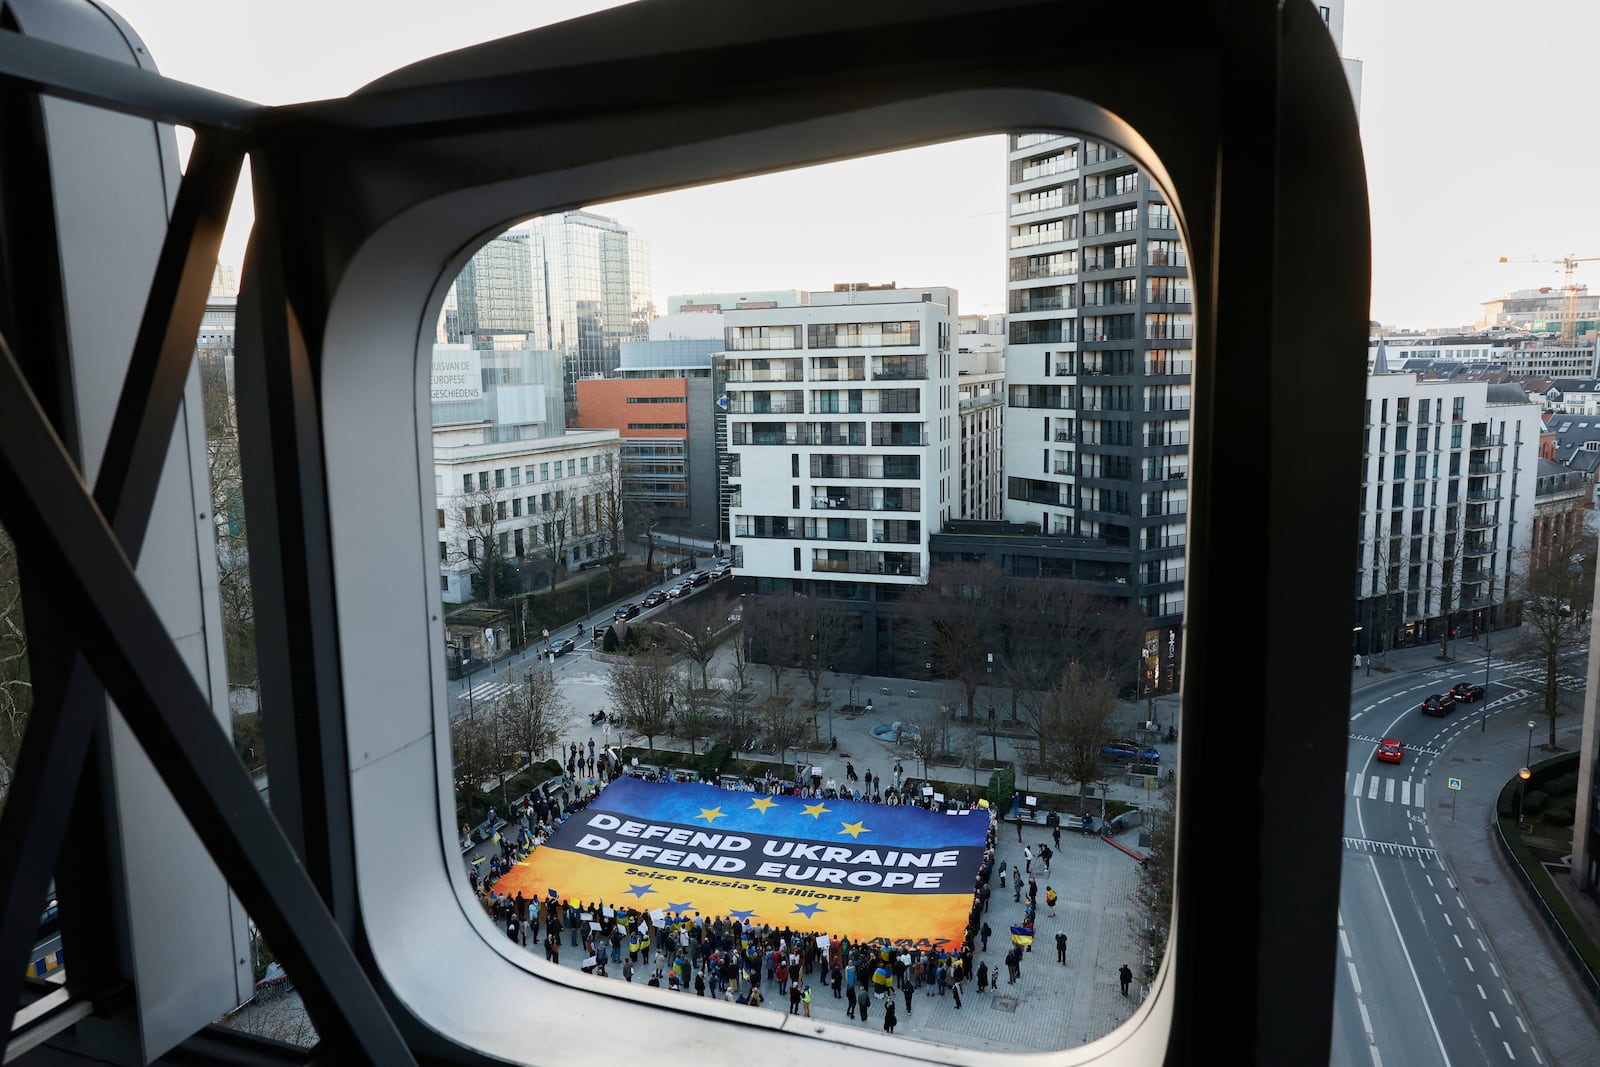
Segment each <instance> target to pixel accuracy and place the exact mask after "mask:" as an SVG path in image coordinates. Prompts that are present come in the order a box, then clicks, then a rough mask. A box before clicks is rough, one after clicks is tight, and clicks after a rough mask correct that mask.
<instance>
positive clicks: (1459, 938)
mask: <svg viewBox="0 0 1600 1067" xmlns="http://www.w3.org/2000/svg"><path fill="white" fill-rule="evenodd" d="M1450 936H1451V937H1453V938H1455V939H1456V948H1466V947H1467V946H1465V945H1463V944H1462V943H1461V935H1460V934H1451V935H1450Z"/></svg>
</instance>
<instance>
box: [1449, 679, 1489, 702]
mask: <svg viewBox="0 0 1600 1067" xmlns="http://www.w3.org/2000/svg"><path fill="white" fill-rule="evenodd" d="M1483 693H1484V689H1483V686H1481V685H1474V684H1472V683H1471V682H1457V683H1456V684H1455V685H1452V686H1451V687H1450V695H1451V696H1452V697H1454V698H1455V699H1456V700H1458V701H1460V702H1461V703H1463V704H1472V703H1475V702H1477V701H1479V700H1482V699H1483Z"/></svg>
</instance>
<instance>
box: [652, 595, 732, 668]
mask: <svg viewBox="0 0 1600 1067" xmlns="http://www.w3.org/2000/svg"><path fill="white" fill-rule="evenodd" d="M726 608H727V604H726V602H725V601H722V600H720V599H717V598H715V597H709V596H701V597H695V598H693V599H692V600H689V601H687V602H686V603H682V604H681V605H680V606H679V607H678V608H677V609H676V610H674V611H673V613H672V614H673V618H674V622H672V623H671V624H669V626H668V627H667V639H668V640H669V641H670V642H671V644H672V647H673V648H674V649H676V650H677V651H679V652H681V653H683V655H685V656H686V657H688V658H689V659H690V660H691V661H693V662H694V663H695V664H696V665H697V666H698V667H699V668H700V688H702V689H709V688H711V679H710V676H709V675H708V673H707V668H708V667H709V665H710V663H711V657H712V656H714V655H716V654H717V646H718V645H719V644H721V643H722V627H723V625H725V623H726Z"/></svg>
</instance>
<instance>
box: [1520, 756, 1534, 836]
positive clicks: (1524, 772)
mask: <svg viewBox="0 0 1600 1067" xmlns="http://www.w3.org/2000/svg"><path fill="white" fill-rule="evenodd" d="M1517 777H1518V778H1521V779H1522V782H1521V784H1519V785H1518V786H1517V825H1518V826H1521V825H1522V798H1523V797H1524V796H1526V795H1527V793H1528V779H1529V778H1532V777H1533V772H1532V771H1530V770H1528V768H1526V767H1524V768H1522V769H1521V770H1520V771H1518V772H1517Z"/></svg>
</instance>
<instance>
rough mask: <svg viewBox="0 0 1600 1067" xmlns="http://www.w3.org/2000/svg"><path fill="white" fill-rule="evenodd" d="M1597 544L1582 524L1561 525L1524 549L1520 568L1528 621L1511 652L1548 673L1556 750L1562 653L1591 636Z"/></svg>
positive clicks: (1548, 713)
mask: <svg viewBox="0 0 1600 1067" xmlns="http://www.w3.org/2000/svg"><path fill="white" fill-rule="evenodd" d="M1594 547H1595V544H1594V539H1593V538H1591V537H1589V536H1587V535H1586V534H1585V533H1584V532H1583V529H1582V525H1581V524H1576V525H1575V526H1574V527H1572V528H1570V529H1560V530H1557V531H1555V532H1554V533H1553V534H1552V535H1551V536H1547V537H1546V538H1545V539H1544V541H1543V542H1542V543H1541V544H1540V546H1539V550H1538V551H1537V552H1533V553H1524V555H1523V557H1522V559H1521V560H1520V561H1519V562H1520V567H1519V569H1518V571H1517V572H1515V575H1516V576H1515V579H1514V580H1515V597H1516V599H1520V600H1521V601H1522V624H1523V626H1522V635H1521V636H1520V637H1519V638H1518V639H1517V641H1516V643H1515V644H1514V645H1513V646H1512V650H1511V655H1512V657H1513V658H1515V659H1519V660H1523V661H1525V662H1527V663H1530V664H1531V665H1532V666H1534V667H1535V669H1536V671H1537V673H1538V676H1542V678H1543V688H1544V714H1545V717H1546V718H1547V719H1548V720H1549V724H1550V730H1549V735H1548V738H1547V740H1546V744H1547V745H1548V746H1549V748H1550V749H1551V750H1554V749H1555V747H1556V718H1557V716H1558V715H1559V714H1560V684H1559V683H1560V673H1561V672H1560V667H1561V657H1562V655H1564V654H1566V653H1569V652H1573V651H1575V650H1577V649H1579V648H1581V647H1583V645H1584V643H1585V642H1586V641H1587V640H1588V637H1589V623H1588V618H1589V610H1590V608H1591V606H1592V601H1593V598H1594V578H1593V557H1594Z"/></svg>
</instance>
